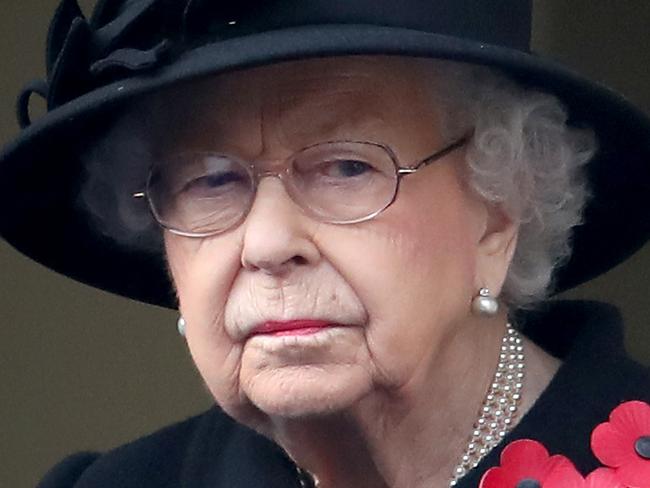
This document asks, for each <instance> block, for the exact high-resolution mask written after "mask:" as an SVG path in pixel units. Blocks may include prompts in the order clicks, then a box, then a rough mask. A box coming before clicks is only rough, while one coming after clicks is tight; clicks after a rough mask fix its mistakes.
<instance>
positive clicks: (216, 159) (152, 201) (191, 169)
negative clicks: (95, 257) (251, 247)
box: [133, 134, 471, 237]
mask: <svg viewBox="0 0 650 488" xmlns="http://www.w3.org/2000/svg"><path fill="white" fill-rule="evenodd" d="M470 138H471V134H468V135H465V136H464V137H462V138H460V139H458V140H456V141H455V142H452V143H451V144H449V145H448V146H446V147H444V148H443V149H441V150H439V151H437V152H435V153H434V154H432V155H430V156H428V157H426V158H424V159H422V160H421V161H419V162H417V163H415V164H413V165H412V166H409V167H403V166H400V165H399V163H398V160H397V157H396V156H395V153H394V152H393V151H392V150H391V149H390V148H389V147H388V146H384V145H382V144H377V143H374V142H361V141H333V142H324V143H319V144H314V145H312V146H309V147H306V148H304V149H302V150H300V151H298V152H297V153H295V154H293V155H292V156H290V157H289V158H288V159H287V160H285V161H284V162H283V163H284V164H281V165H280V167H281V168H282V169H280V170H278V171H261V170H259V169H258V168H257V167H256V166H255V165H254V164H252V163H250V162H248V161H244V160H242V159H239V158H237V157H234V156H230V155H226V154H220V153H212V152H181V153H178V154H175V155H173V156H171V157H169V158H167V159H165V160H162V161H160V162H158V163H157V164H155V165H154V166H152V168H151V170H150V173H149V178H148V180H147V185H146V191H145V192H140V193H135V194H134V195H133V197H134V198H139V199H142V198H146V199H147V200H148V201H149V206H150V208H151V212H152V214H153V216H154V218H155V219H156V220H157V221H158V223H159V224H160V225H161V226H162V227H163V228H165V229H167V230H168V231H170V232H172V233H174V234H179V235H183V236H188V237H206V236H211V235H215V234H219V233H222V232H225V231H227V230H229V229H232V228H233V227H236V226H237V225H238V224H239V223H241V221H242V220H243V219H244V218H245V217H246V215H248V212H249V211H250V209H251V207H252V205H253V202H254V200H255V194H256V192H257V187H258V185H259V182H260V180H261V179H262V178H264V177H267V176H274V177H277V178H279V179H280V180H281V181H282V182H283V184H284V186H285V189H286V191H287V193H288V194H289V196H290V197H291V199H292V200H293V201H294V202H295V203H296V204H297V205H298V206H299V207H301V208H302V210H303V211H304V212H305V213H307V214H308V215H310V216H311V217H313V218H315V219H317V220H319V221H321V222H326V223H331V224H354V223H358V222H363V221H366V220H370V219H372V218H374V217H376V216H377V215H379V214H380V213H381V212H383V211H384V210H386V209H387V208H388V207H389V206H390V205H391V204H392V203H393V202H394V201H395V198H396V197H397V193H398V191H399V184H400V181H401V179H402V177H403V176H406V175H410V174H413V173H415V172H417V171H418V170H420V169H421V168H423V167H425V166H427V165H429V164H431V163H433V162H435V161H438V160H440V159H442V158H443V157H445V156H447V155H448V154H450V153H451V152H453V151H455V150H457V149H459V148H461V147H463V146H464V145H465V144H467V142H468V141H469V140H470Z"/></svg>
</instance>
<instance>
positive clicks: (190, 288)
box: [165, 235, 241, 410]
mask: <svg viewBox="0 0 650 488" xmlns="http://www.w3.org/2000/svg"><path fill="white" fill-rule="evenodd" d="M239 242H240V239H238V238H237V236H234V235H227V236H221V237H219V238H218V239H187V238H182V237H177V236H173V235H172V236H166V238H165V247H166V251H167V259H168V263H169V267H170V270H171V273H172V276H173V279H174V283H175V285H176V290H177V294H178V299H179V303H180V311H181V314H182V315H183V317H184V318H185V320H186V322H187V330H186V338H187V343H188V347H189V349H190V352H191V354H192V357H193V359H194V362H195V364H196V366H197V368H198V370H199V372H200V373H201V376H202V377H203V379H204V381H205V382H206V384H207V385H208V388H209V389H210V391H211V393H212V394H213V396H214V397H215V400H216V401H217V402H218V403H219V404H220V405H221V406H222V407H223V408H224V409H226V410H230V409H231V408H234V406H235V405H237V404H238V402H239V400H238V398H239V396H240V395H239V387H238V384H237V376H238V373H239V364H240V356H241V348H240V347H239V346H237V345H236V344H234V343H233V342H232V340H231V339H230V337H229V336H228V335H227V334H226V332H225V329H224V325H223V313H224V309H225V303H226V299H227V296H228V293H229V290H230V287H231V286H232V282H233V280H234V277H235V276H236V273H237V270H238V269H239V262H240V261H239V257H240V256H241V252H240V251H241V249H240V244H239Z"/></svg>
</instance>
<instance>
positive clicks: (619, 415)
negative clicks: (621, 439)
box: [609, 401, 650, 438]
mask: <svg viewBox="0 0 650 488" xmlns="http://www.w3.org/2000/svg"><path fill="white" fill-rule="evenodd" d="M609 420H610V422H611V423H613V424H615V425H616V427H617V428H618V429H619V431H621V432H629V433H630V434H631V435H633V436H634V437H635V438H638V437H641V436H643V435H650V405H648V404H647V403H645V402H639V401H632V402H626V403H623V404H622V405H619V406H618V407H616V408H615V409H614V410H613V411H612V413H611V415H610V416H609Z"/></svg>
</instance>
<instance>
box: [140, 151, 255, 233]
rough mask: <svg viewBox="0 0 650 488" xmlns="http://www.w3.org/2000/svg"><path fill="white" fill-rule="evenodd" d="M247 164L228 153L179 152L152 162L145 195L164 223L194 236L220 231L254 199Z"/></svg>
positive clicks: (245, 210)
mask: <svg viewBox="0 0 650 488" xmlns="http://www.w3.org/2000/svg"><path fill="white" fill-rule="evenodd" d="M253 192H254V189H253V180H252V178H251V175H250V172H249V170H248V168H247V167H246V165H245V164H244V163H243V162H241V161H239V160H237V159H235V158H232V157H229V156H224V155H219V154H212V153H203V152H195V153H182V154H179V155H176V156H174V157H173V158H170V159H169V160H166V161H164V162H162V163H161V164H159V165H157V166H156V167H154V169H153V171H152V173H151V176H150V179H149V187H148V195H149V200H150V201H151V206H152V209H153V212H154V214H155V216H156V218H157V219H158V221H159V222H160V223H161V224H162V225H163V226H165V227H167V228H169V229H172V230H176V231H180V232H182V233H188V234H193V235H203V234H212V233H217V232H222V231H225V230H227V229H229V228H230V227H232V226H233V225H235V224H236V223H237V222H239V221H240V220H241V219H242V218H243V217H244V215H246V213H247V212H248V209H249V208H250V205H251V202H252V200H253Z"/></svg>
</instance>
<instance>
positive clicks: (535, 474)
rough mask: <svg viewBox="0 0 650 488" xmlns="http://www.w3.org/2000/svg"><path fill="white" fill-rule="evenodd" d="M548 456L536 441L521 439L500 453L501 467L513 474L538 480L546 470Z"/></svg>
mask: <svg viewBox="0 0 650 488" xmlns="http://www.w3.org/2000/svg"><path fill="white" fill-rule="evenodd" d="M548 458H549V454H548V451H547V450H546V448H545V447H544V446H543V445H542V444H540V443H539V442H537V441H533V440H530V439H521V440H517V441H514V442H511V443H510V444H508V445H507V446H506V447H505V449H504V450H503V452H502V453H501V466H502V467H504V468H505V467H507V468H508V470H511V471H513V472H515V473H520V474H522V475H526V476H529V477H532V478H540V477H541V476H542V475H543V474H544V471H545V470H546V463H547V461H548Z"/></svg>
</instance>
